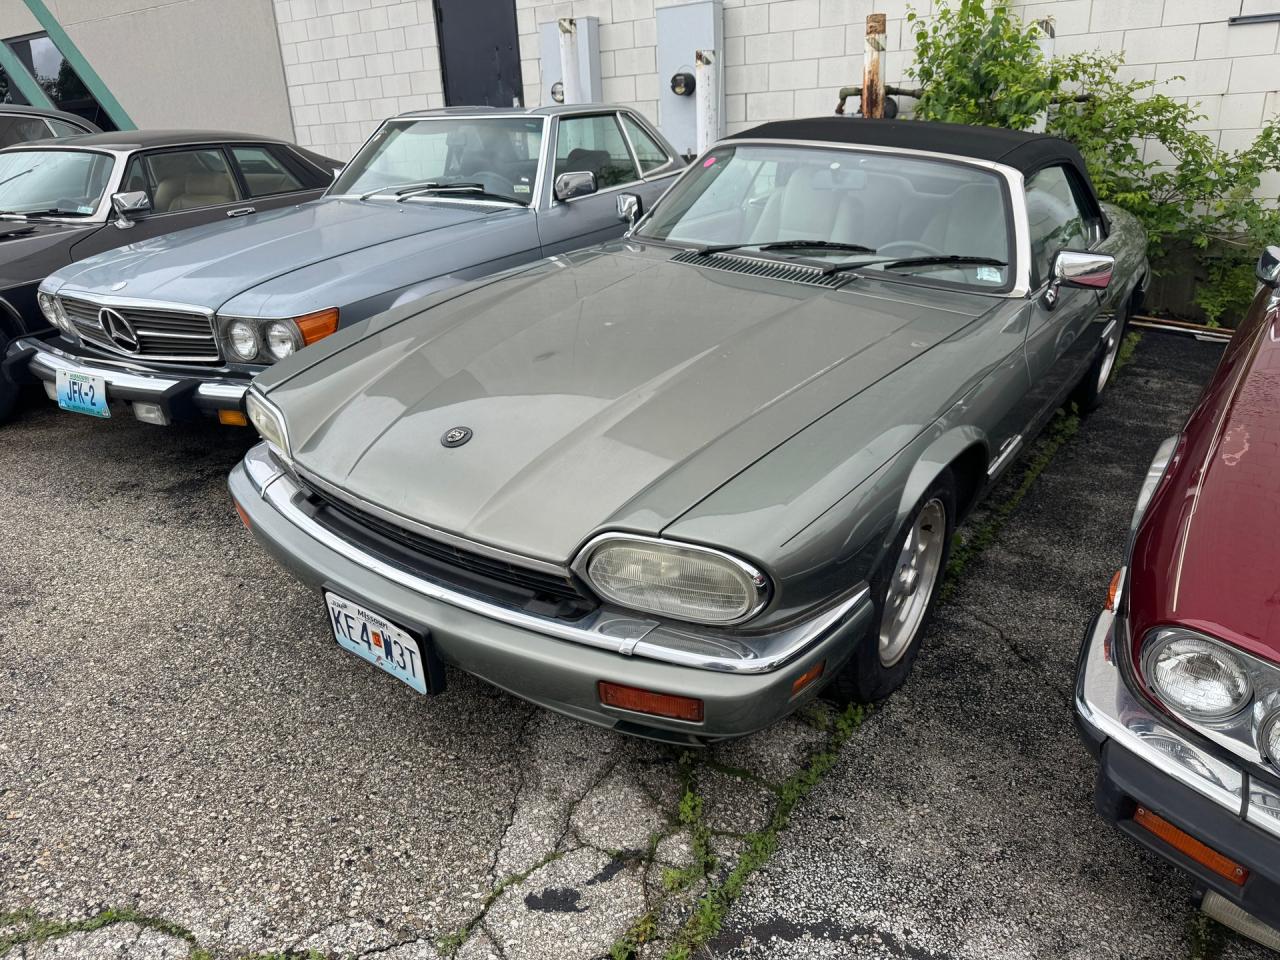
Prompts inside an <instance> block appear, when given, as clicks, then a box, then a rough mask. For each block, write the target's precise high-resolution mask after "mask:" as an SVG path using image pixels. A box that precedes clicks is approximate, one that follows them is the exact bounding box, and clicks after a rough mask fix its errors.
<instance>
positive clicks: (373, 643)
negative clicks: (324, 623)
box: [324, 592, 427, 693]
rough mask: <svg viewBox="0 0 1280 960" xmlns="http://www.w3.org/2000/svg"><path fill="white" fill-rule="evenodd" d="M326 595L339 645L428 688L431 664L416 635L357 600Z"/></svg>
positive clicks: (420, 689) (420, 687) (424, 689)
mask: <svg viewBox="0 0 1280 960" xmlns="http://www.w3.org/2000/svg"><path fill="white" fill-rule="evenodd" d="M324 599H325V603H327V604H328V606H329V625H330V626H331V627H332V628H333V636H334V639H335V640H337V641H338V645H339V646H341V647H342V648H343V649H344V650H350V651H351V652H352V653H354V654H355V655H356V656H357V657H362V658H363V659H365V660H368V661H369V662H370V663H372V664H373V665H374V666H375V667H379V668H381V669H382V670H385V671H386V672H387V673H389V674H391V675H392V676H393V677H395V678H396V679H397V680H400V681H402V682H404V683H407V684H408V685H409V686H411V687H413V689H415V690H417V691H418V692H419V693H426V692H427V665H426V663H425V662H424V661H423V658H422V653H423V651H422V648H421V647H420V646H419V644H418V641H417V640H416V639H414V638H413V637H412V636H411V635H410V634H409V633H407V632H406V631H404V630H401V629H400V628H399V627H397V626H396V625H395V624H392V623H388V622H387V621H386V619H384V618H383V617H381V616H379V615H378V614H376V613H374V612H373V611H372V610H368V609H366V608H365V607H363V606H361V605H360V604H358V603H356V602H355V601H354V600H348V599H346V598H345V597H340V596H338V595H337V594H336V593H328V592H326V593H325V595H324Z"/></svg>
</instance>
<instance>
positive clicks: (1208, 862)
mask: <svg viewBox="0 0 1280 960" xmlns="http://www.w3.org/2000/svg"><path fill="white" fill-rule="evenodd" d="M1133 822H1134V823H1136V824H1137V825H1138V826H1140V827H1142V828H1143V829H1144V830H1147V831H1148V832H1150V833H1153V834H1155V835H1156V836H1157V837H1159V838H1160V839H1161V840H1163V841H1164V842H1165V843H1167V844H1168V845H1169V846H1171V847H1173V849H1175V850H1177V851H1178V852H1179V853H1182V854H1185V855H1186V856H1188V857H1190V858H1191V859H1192V860H1194V861H1195V862H1196V863H1198V864H1200V865H1201V866H1202V867H1205V868H1206V869H1208V870H1212V871H1213V872H1214V873H1216V874H1217V875H1218V876H1220V877H1224V878H1226V879H1227V880H1230V881H1231V882H1232V883H1235V884H1239V885H1240V886H1244V882H1245V881H1246V880H1248V879H1249V871H1248V870H1247V869H1245V868H1244V867H1242V866H1240V864H1238V863H1236V862H1235V861H1234V860H1232V859H1230V858H1228V857H1224V856H1223V855H1222V854H1220V853H1218V851H1217V850H1214V849H1213V848H1212V847H1208V846H1205V845H1204V844H1203V843H1201V842H1200V841H1199V840H1197V839H1196V838H1195V837H1193V836H1192V835H1191V834H1189V833H1187V832H1186V831H1185V830H1180V829H1178V828H1177V827H1175V826H1174V825H1173V824H1172V823H1170V822H1169V821H1168V820H1166V819H1165V818H1164V817H1162V816H1160V815H1159V814H1156V813H1152V812H1151V811H1150V810H1148V809H1147V808H1146V807H1139V808H1138V809H1137V810H1136V811H1134V814H1133Z"/></svg>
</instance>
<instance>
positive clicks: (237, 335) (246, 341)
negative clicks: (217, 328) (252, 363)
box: [227, 320, 258, 360]
mask: <svg viewBox="0 0 1280 960" xmlns="http://www.w3.org/2000/svg"><path fill="white" fill-rule="evenodd" d="M227 343H228V344H229V345H230V347H231V352H232V353H233V354H234V355H235V357H236V359H237V360H252V359H253V358H254V357H256V356H257V355H258V331H257V330H256V329H254V326H253V324H252V323H250V322H249V321H247V320H232V321H231V322H230V323H229V324H227Z"/></svg>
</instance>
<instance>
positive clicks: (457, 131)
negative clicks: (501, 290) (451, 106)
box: [330, 117, 542, 204]
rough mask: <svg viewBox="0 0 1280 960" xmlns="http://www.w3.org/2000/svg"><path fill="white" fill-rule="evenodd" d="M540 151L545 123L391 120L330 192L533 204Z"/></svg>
mask: <svg viewBox="0 0 1280 960" xmlns="http://www.w3.org/2000/svg"><path fill="white" fill-rule="evenodd" d="M541 150H542V119H541V118H538V117H483V118H470V119H464V118H456V119H455V118H452V117H439V118H436V117H432V118H426V119H422V120H391V121H388V122H387V123H386V124H384V125H383V126H382V128H381V129H380V130H379V131H378V132H377V133H375V134H374V135H373V139H372V140H370V141H369V142H368V143H367V144H365V146H364V149H362V150H361V151H360V152H359V153H358V154H356V156H355V158H354V159H353V160H352V161H351V162H350V163H349V164H347V166H346V168H345V169H344V170H343V171H342V175H341V176H340V177H338V179H337V181H336V182H335V183H334V185H333V187H332V189H331V190H330V193H333V194H343V195H359V196H365V197H374V196H378V197H392V196H397V195H399V198H401V199H404V198H406V196H407V197H408V199H413V200H421V199H438V198H441V197H449V198H453V199H458V198H463V199H465V198H468V197H470V198H472V199H481V200H494V199H497V200H510V201H512V202H515V203H523V204H527V203H529V202H530V201H531V200H532V199H533V185H534V181H535V180H536V179H537V176H538V157H539V155H540V152H541ZM415 188H419V189H415ZM402 191H410V193H409V194H405V193H403V192H402Z"/></svg>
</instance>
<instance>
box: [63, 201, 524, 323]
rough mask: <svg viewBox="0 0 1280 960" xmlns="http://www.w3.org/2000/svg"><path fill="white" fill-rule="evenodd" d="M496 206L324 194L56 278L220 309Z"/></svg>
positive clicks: (119, 253) (92, 289)
mask: <svg viewBox="0 0 1280 960" xmlns="http://www.w3.org/2000/svg"><path fill="white" fill-rule="evenodd" d="M495 209H500V208H486V207H481V206H478V205H462V204H436V203H414V202H406V203H395V202H393V201H388V200H370V201H364V202H361V201H359V200H346V199H339V198H331V199H330V198H321V199H319V200H313V201H311V202H309V203H304V204H301V205H299V206H296V207H285V208H282V209H279V210H271V211H266V212H264V213H260V214H256V215H254V216H252V217H245V218H243V219H237V220H230V221H228V220H219V221H217V222H215V223H209V224H205V225H203V226H199V227H192V228H190V229H188V230H181V231H179V232H177V233H171V234H167V235H165V236H162V237H156V238H154V239H151V240H144V241H142V242H141V243H135V244H130V245H129V246H127V247H121V248H119V249H117V250H111V251H108V252H107V253H103V254H99V255H98V256H96V257H90V258H88V259H87V260H84V261H82V262H80V263H78V264H75V265H73V266H71V267H67V268H65V269H63V270H61V271H59V272H58V275H57V277H56V278H55V279H56V280H57V281H59V282H60V283H61V284H62V285H63V286H65V288H66V289H67V290H69V291H70V290H76V291H79V292H82V293H99V294H106V293H108V292H110V293H117V294H119V295H120V296H128V297H140V298H144V299H149V300H164V301H169V302H172V303H182V304H192V305H194V306H202V307H209V308H210V309H214V310H216V309H217V308H218V307H220V306H222V305H223V304H224V303H226V302H227V301H228V300H230V299H231V298H232V297H234V296H235V295H236V294H238V293H242V292H243V291H245V290H249V289H251V288H253V287H255V286H257V285H258V284H261V283H264V282H266V281H268V280H271V279H272V278H274V277H278V276H280V275H282V274H285V273H289V272H290V271H293V270H298V269H301V268H303V267H307V266H311V265H313V264H317V263H322V262H324V261H326V260H332V259H334V258H336V257H341V256H344V255H345V254H349V253H353V252H355V251H357V250H363V249H366V248H368V247H373V246H377V245H378V244H389V243H394V242H395V241H397V240H403V239H404V238H406V237H412V236H418V235H420V234H424V233H429V232H431V231H435V230H440V229H442V228H445V227H452V226H456V225H458V224H462V223H467V222H469V221H472V220H477V219H480V218H482V217H484V216H486V215H489V214H491V213H492V212H493V211H494V210H495ZM447 236H448V234H443V235H442V237H447Z"/></svg>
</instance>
